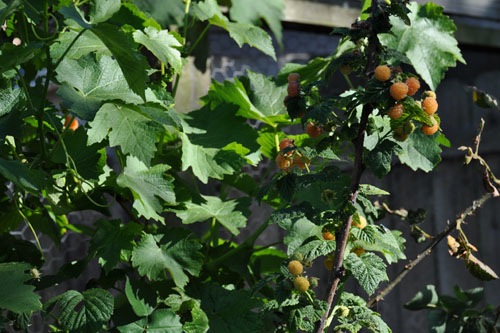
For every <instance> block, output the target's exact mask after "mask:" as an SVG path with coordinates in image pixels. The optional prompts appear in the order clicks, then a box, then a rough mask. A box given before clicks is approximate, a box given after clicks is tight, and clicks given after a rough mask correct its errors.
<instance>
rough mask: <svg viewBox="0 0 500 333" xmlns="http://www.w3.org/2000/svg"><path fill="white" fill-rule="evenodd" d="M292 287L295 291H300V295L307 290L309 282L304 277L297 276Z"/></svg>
mask: <svg viewBox="0 0 500 333" xmlns="http://www.w3.org/2000/svg"><path fill="white" fill-rule="evenodd" d="M293 286H294V287H295V289H297V290H298V291H300V292H301V293H303V292H305V291H307V290H308V289H309V286H310V283H309V280H308V279H307V278H306V277H303V276H297V277H296V278H295V279H294V280H293Z"/></svg>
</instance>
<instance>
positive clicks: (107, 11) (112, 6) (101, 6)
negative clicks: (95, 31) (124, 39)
mask: <svg viewBox="0 0 500 333" xmlns="http://www.w3.org/2000/svg"><path fill="white" fill-rule="evenodd" d="M120 6H121V1H120V0H95V1H92V2H91V5H90V14H89V16H90V23H92V24H96V23H100V22H104V21H107V20H108V19H109V18H111V16H113V14H115V13H116V12H117V11H118V10H120Z"/></svg>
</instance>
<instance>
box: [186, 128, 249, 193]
mask: <svg viewBox="0 0 500 333" xmlns="http://www.w3.org/2000/svg"><path fill="white" fill-rule="evenodd" d="M180 137H181V140H182V170H183V171H184V170H187V169H188V168H189V167H191V169H192V170H193V173H194V174H195V175H196V177H198V179H199V180H200V181H201V182H202V183H204V184H206V183H207V182H208V178H215V179H223V178H224V175H231V174H234V173H236V172H240V170H241V167H242V166H243V162H244V160H243V158H242V157H241V156H240V154H238V153H237V152H235V151H234V150H231V149H228V150H221V149H217V148H205V147H203V146H200V145H196V144H193V143H192V142H191V141H190V138H189V136H188V135H187V134H185V133H180Z"/></svg>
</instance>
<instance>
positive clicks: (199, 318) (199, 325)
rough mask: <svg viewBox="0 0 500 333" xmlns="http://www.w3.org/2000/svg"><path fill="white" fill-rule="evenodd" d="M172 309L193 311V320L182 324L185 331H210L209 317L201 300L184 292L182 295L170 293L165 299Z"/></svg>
mask: <svg viewBox="0 0 500 333" xmlns="http://www.w3.org/2000/svg"><path fill="white" fill-rule="evenodd" d="M165 304H167V305H168V306H169V307H170V308H171V309H172V311H174V312H176V313H179V311H181V312H183V313H186V312H187V311H189V312H190V313H191V319H192V320H191V321H186V322H185V323H184V325H183V326H182V329H183V332H185V333H205V332H207V331H208V329H209V326H208V317H207V315H206V314H205V312H203V310H202V309H201V305H200V301H199V300H197V299H194V298H191V297H189V296H187V295H185V294H183V293H181V295H176V294H170V295H169V296H168V298H167V299H166V300H165Z"/></svg>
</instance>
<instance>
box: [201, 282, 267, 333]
mask: <svg viewBox="0 0 500 333" xmlns="http://www.w3.org/2000/svg"><path fill="white" fill-rule="evenodd" d="M201 290H202V291H201V292H202V296H201V308H202V310H203V311H204V312H205V313H206V314H207V316H208V320H209V323H210V332H217V333H234V332H246V333H253V332H255V333H257V332H261V330H260V329H261V320H259V317H258V314H257V312H255V311H254V310H255V308H257V307H258V306H259V305H261V302H260V301H259V300H258V299H255V298H253V297H252V294H251V293H250V292H248V291H246V290H241V289H239V290H227V289H224V288H222V287H221V286H219V285H217V284H215V283H211V284H208V285H205V286H203V288H202V289H201Z"/></svg>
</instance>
